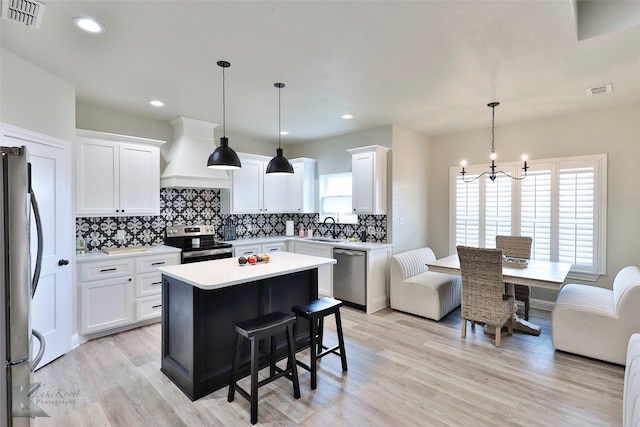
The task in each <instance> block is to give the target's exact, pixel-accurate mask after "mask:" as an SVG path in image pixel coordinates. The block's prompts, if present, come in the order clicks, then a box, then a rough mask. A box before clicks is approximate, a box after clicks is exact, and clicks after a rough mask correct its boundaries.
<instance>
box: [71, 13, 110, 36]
mask: <svg viewBox="0 0 640 427" xmlns="http://www.w3.org/2000/svg"><path fill="white" fill-rule="evenodd" d="M73 24H74V25H75V26H76V27H78V28H80V29H81V30H84V31H86V32H88V33H93V34H99V33H104V27H103V26H102V25H100V23H99V22H98V21H96V20H95V19H93V18H86V17H81V16H78V17H75V18H73Z"/></svg>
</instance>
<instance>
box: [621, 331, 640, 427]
mask: <svg viewBox="0 0 640 427" xmlns="http://www.w3.org/2000/svg"><path fill="white" fill-rule="evenodd" d="M623 387H624V388H623V391H622V393H623V394H622V427H632V426H633V427H638V426H639V425H640V334H633V335H631V338H629V344H628V345H627V364H626V368H625V370H624V386H623Z"/></svg>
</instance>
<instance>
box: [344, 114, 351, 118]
mask: <svg viewBox="0 0 640 427" xmlns="http://www.w3.org/2000/svg"><path fill="white" fill-rule="evenodd" d="M342 118H343V119H353V114H343V115H342Z"/></svg>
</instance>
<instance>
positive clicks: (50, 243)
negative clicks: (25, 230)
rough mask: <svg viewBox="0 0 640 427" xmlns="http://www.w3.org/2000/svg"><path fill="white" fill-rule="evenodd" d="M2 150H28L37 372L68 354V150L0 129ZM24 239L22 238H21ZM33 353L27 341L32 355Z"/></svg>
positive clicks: (27, 133) (47, 140) (55, 142)
mask: <svg viewBox="0 0 640 427" xmlns="http://www.w3.org/2000/svg"><path fill="white" fill-rule="evenodd" d="M2 145H6V146H21V145H24V146H26V147H27V150H28V151H29V161H30V162H31V176H32V187H33V190H34V193H35V195H36V198H37V201H38V205H39V207H40V216H41V219H42V230H43V234H44V236H43V245H44V248H43V259H42V270H41V274H40V280H39V283H38V288H37V290H36V293H35V296H34V299H33V302H32V305H31V327H32V328H33V329H36V330H38V331H40V332H41V333H42V334H43V335H44V337H45V342H46V345H45V353H44V356H43V358H42V360H41V361H40V363H39V364H38V367H42V366H44V365H46V364H47V363H49V362H51V361H52V360H54V359H56V358H58V357H60V356H61V355H63V354H64V353H66V352H68V351H69V350H71V336H72V318H73V304H72V301H73V291H72V289H73V274H72V272H73V268H74V266H73V263H71V262H70V261H72V258H71V255H72V250H73V247H74V246H73V241H74V239H73V236H74V232H73V228H72V227H73V224H74V215H73V210H72V209H71V203H70V190H71V184H70V183H71V155H70V153H71V147H70V143H69V142H67V141H62V140H59V139H57V138H52V137H48V136H45V135H41V134H36V133H34V132H30V131H27V130H24V129H20V128H15V127H11V126H7V125H2ZM25 238H26V236H25ZM36 245H37V239H36V230H35V221H34V218H33V215H32V218H31V248H32V250H31V267H32V270H33V268H34V267H35V256H36V253H37V251H36ZM38 350H39V343H38V341H37V340H34V341H33V349H32V354H34V355H35V354H36V353H37V352H38Z"/></svg>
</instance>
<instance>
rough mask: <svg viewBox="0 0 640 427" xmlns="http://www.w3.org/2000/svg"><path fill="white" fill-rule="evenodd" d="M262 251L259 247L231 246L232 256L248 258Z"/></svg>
mask: <svg viewBox="0 0 640 427" xmlns="http://www.w3.org/2000/svg"><path fill="white" fill-rule="evenodd" d="M261 250H262V246H261V245H238V246H235V245H234V246H233V256H238V257H239V256H245V257H246V256H249V255H258V254H260V253H262V252H261Z"/></svg>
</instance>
